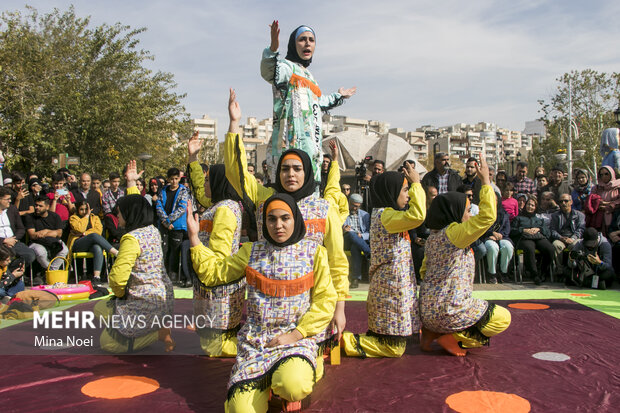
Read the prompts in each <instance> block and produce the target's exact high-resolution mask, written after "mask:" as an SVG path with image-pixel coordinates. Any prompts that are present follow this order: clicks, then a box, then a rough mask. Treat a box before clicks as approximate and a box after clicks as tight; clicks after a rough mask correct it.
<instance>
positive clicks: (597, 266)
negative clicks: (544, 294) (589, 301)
mask: <svg viewBox="0 0 620 413" xmlns="http://www.w3.org/2000/svg"><path fill="white" fill-rule="evenodd" d="M568 265H569V267H571V268H573V272H572V277H571V278H570V281H569V280H567V281H568V283H567V284H572V283H573V282H574V283H576V284H578V285H579V286H586V287H591V288H598V289H599V290H605V289H607V288H609V287H611V285H612V283H613V281H614V270H613V267H612V248H611V245H610V244H609V241H607V238H605V237H604V236H603V234H601V233H600V232H598V231H597V230H596V229H594V228H586V230H585V231H584V233H583V240H581V241H579V242H577V243H576V244H575V246H574V247H573V249H572V250H571V252H570V259H569V261H568ZM575 272H576V274H575Z"/></svg>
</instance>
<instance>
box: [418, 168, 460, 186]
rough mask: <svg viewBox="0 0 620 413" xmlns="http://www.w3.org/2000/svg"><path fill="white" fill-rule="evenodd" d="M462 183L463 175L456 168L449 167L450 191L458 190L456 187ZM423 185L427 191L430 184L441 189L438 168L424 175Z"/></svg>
mask: <svg viewBox="0 0 620 413" xmlns="http://www.w3.org/2000/svg"><path fill="white" fill-rule="evenodd" d="M462 184H463V179H462V178H461V175H459V173H458V172H457V171H455V170H454V169H448V192H451V191H456V188H458V187H459V186H461V185H462ZM422 186H423V187H424V190H425V191H426V189H427V188H428V187H429V186H434V187H435V188H437V189H438V190H439V172H437V169H433V170H432V171H430V172H427V173H426V175H424V178H422Z"/></svg>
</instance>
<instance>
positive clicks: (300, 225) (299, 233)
mask: <svg viewBox="0 0 620 413" xmlns="http://www.w3.org/2000/svg"><path fill="white" fill-rule="evenodd" d="M275 200H280V201H283V202H285V203H286V204H287V205H288V206H289V208H291V211H292V212H293V220H294V221H295V228H294V229H293V234H292V235H291V236H290V238H289V239H287V240H286V241H284V242H275V241H274V240H273V238H271V235H270V234H269V230H267V207H268V206H269V204H270V203H271V202H273V201H275ZM263 235H264V236H265V239H266V240H267V241H269V243H270V244H273V245H276V246H278V247H286V246H288V245H293V244H296V243H298V242H299V241H301V240H302V239H304V237H305V236H306V223H305V222H304V217H303V216H302V215H301V211H300V210H299V208H298V207H297V202H296V201H295V200H294V199H293V197H292V196H290V195H288V194H278V193H276V194H274V195H272V196H271V197H269V199H267V200H266V201H265V205H263Z"/></svg>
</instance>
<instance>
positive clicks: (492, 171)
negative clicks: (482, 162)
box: [489, 165, 502, 194]
mask: <svg viewBox="0 0 620 413" xmlns="http://www.w3.org/2000/svg"><path fill="white" fill-rule="evenodd" d="M489 178H490V179H491V187H492V188H493V192H495V193H496V194H501V193H502V191H501V190H500V189H499V186H497V185H496V184H495V168H494V167H493V166H490V165H489Z"/></svg>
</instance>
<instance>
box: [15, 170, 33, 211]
mask: <svg viewBox="0 0 620 413" xmlns="http://www.w3.org/2000/svg"><path fill="white" fill-rule="evenodd" d="M11 180H12V182H11V189H12V191H11V203H12V204H13V205H15V207H17V210H18V211H19V215H20V216H24V215H27V214H32V213H33V212H34V204H33V203H32V198H31V197H30V196H29V195H30V192H29V191H28V186H26V185H25V183H26V181H25V179H24V176H23V175H22V174H20V173H18V172H13V174H11Z"/></svg>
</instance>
